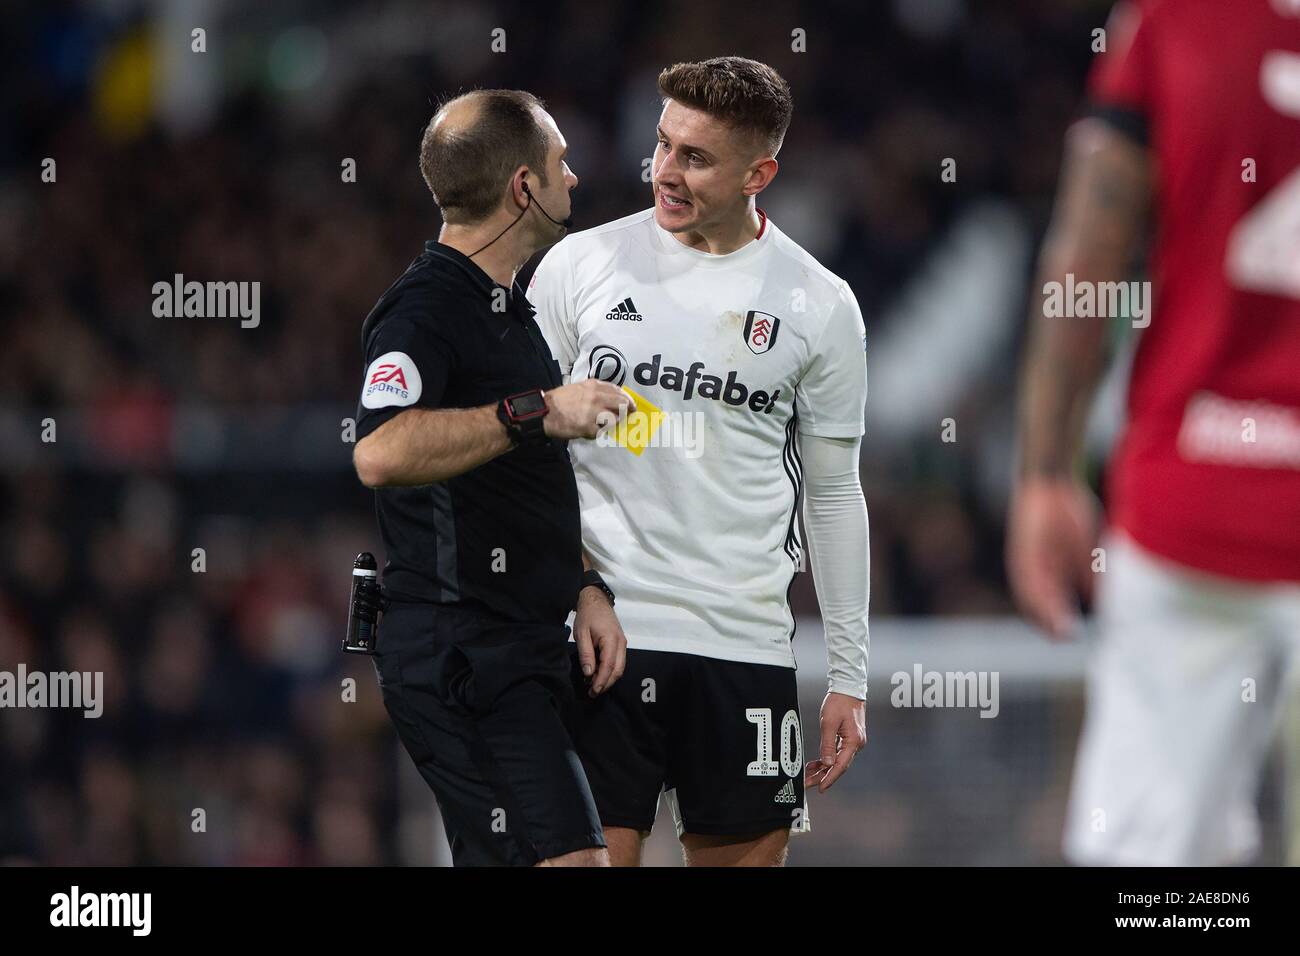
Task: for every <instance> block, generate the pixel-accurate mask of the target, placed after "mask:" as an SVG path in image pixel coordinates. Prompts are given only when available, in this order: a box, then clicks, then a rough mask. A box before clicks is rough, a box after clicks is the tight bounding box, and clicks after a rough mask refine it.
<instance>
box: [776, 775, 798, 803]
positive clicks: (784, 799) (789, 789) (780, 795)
mask: <svg viewBox="0 0 1300 956" xmlns="http://www.w3.org/2000/svg"><path fill="white" fill-rule="evenodd" d="M795 799H796V797H795V795H794V780H793V779H790V780H787V781H786V782H785V786H784V787H782V788H781V789H780V790H778V791H777V792H776V796H775V797H774V798H773V799H772V802H773V803H794V802H795Z"/></svg>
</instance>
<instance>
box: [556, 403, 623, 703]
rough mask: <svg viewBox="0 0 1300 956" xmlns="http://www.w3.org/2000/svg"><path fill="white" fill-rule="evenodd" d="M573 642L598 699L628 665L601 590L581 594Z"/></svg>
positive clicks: (619, 630)
mask: <svg viewBox="0 0 1300 956" xmlns="http://www.w3.org/2000/svg"><path fill="white" fill-rule="evenodd" d="M547 417H548V418H549V417H550V416H549V415H548V416H547ZM573 640H574V643H576V644H577V645H578V663H579V664H580V665H581V667H582V675H583V676H584V677H586V678H587V694H588V696H590V697H595V696H596V695H597V694H601V693H604V692H605V691H606V690H608V689H609V688H611V687H613V686H614V681H616V680H618V679H619V678H620V677H622V676H623V668H624V666H625V665H626V664H627V638H626V637H624V636H623V627H622V625H621V624H619V623H618V616H617V615H616V614H615V613H614V608H613V607H612V606H611V605H610V603H609V599H608V598H606V597H605V595H604V594H603V593H602V592H601V590H600V589H599V588H583V589H582V590H581V591H579V592H578V607H577V610H576V611H575V612H574V617H573Z"/></svg>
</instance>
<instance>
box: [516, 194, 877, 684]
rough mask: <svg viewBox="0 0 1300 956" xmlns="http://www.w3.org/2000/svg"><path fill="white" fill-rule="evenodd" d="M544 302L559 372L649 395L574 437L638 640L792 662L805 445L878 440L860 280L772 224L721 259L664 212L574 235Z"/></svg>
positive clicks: (560, 249) (621, 606)
mask: <svg viewBox="0 0 1300 956" xmlns="http://www.w3.org/2000/svg"><path fill="white" fill-rule="evenodd" d="M528 297H529V300H530V301H531V302H532V303H533V305H534V306H535V307H536V309H537V322H538V324H539V325H540V327H541V329H542V332H543V334H544V335H545V336H546V339H547V341H548V342H549V343H550V346H551V352H552V353H553V354H554V356H555V358H556V359H557V360H558V361H559V363H560V369H561V371H562V372H564V373H565V374H567V375H568V376H569V377H570V379H571V380H572V381H581V380H582V379H584V378H588V377H595V378H600V379H604V380H606V381H610V382H613V383H614V384H616V385H621V386H623V387H625V388H627V389H629V390H630V391H632V392H633V394H634V395H635V396H636V397H637V399H638V412H637V414H634V415H632V416H629V418H628V419H627V421H626V422H625V423H624V425H623V427H622V429H621V430H618V431H613V430H612V431H611V432H609V433H608V434H607V435H606V436H605V437H603V438H601V439H598V440H596V441H573V442H570V443H569V454H570V457H571V458H572V460H573V468H574V472H575V473H576V475H577V482H578V493H579V496H580V498H581V505H582V541H583V545H584V546H585V548H586V549H587V553H588V555H589V556H590V558H591V562H592V565H593V566H594V567H595V568H596V569H597V570H599V571H600V573H601V575H602V576H603V577H604V578H605V580H606V581H607V582H608V584H609V586H610V587H611V588H612V589H613V590H614V593H615V595H616V597H617V602H618V603H617V607H616V610H617V612H618V617H619V621H620V623H621V624H622V625H623V630H624V632H625V633H626V635H627V642H628V646H629V647H634V648H645V649H648V650H659V651H676V652H680V653H687V654H699V655H702V656H705V657H713V658H721V659H724V660H732V661H749V662H754V663H762V664H777V665H780V666H784V667H793V666H794V664H795V661H794V654H793V651H792V650H791V646H790V642H791V638H792V637H793V635H794V618H793V615H792V614H791V612H790V606H789V601H788V592H789V588H790V584H791V583H792V581H793V578H794V574H795V573H796V571H797V570H798V569H799V567H800V565H801V562H802V550H803V545H802V541H801V540H800V532H799V524H798V519H797V514H796V508H797V504H798V499H799V491H800V482H801V476H800V471H801V466H800V460H799V452H798V446H797V441H796V434H797V433H799V432H802V433H805V434H810V435H818V436H822V437H827V438H856V437H858V436H860V435H861V434H862V433H863V430H864V419H863V408H864V405H865V403H866V388H867V381H866V357H865V355H864V338H865V331H864V328H863V323H862V314H861V312H860V311H859V310H858V304H857V301H856V300H855V299H854V297H853V293H852V292H851V291H850V290H849V287H848V285H847V284H846V283H845V282H844V281H843V280H842V279H840V278H839V277H837V276H836V275H834V274H833V273H831V272H829V271H828V270H827V269H825V268H823V267H822V266H821V265H820V264H819V263H818V262H817V261H816V260H815V259H814V258H813V257H812V256H810V255H809V254H808V253H807V252H805V251H804V250H803V249H801V248H800V247H799V246H798V245H796V244H795V243H794V242H793V241H791V240H790V239H789V238H788V237H787V236H786V235H785V234H784V233H782V232H781V231H780V230H779V229H777V228H776V226H775V225H773V224H772V222H771V221H770V220H767V219H764V224H763V227H762V229H761V231H760V232H759V235H758V237H757V238H756V239H754V240H753V241H751V242H748V243H746V244H745V245H744V246H742V247H741V248H739V249H737V250H736V251H735V252H731V253H728V254H727V255H721V256H718V255H710V254H708V253H704V252H700V251H698V250H695V249H691V248H688V247H687V246H685V245H683V244H682V243H680V242H679V241H678V240H677V239H675V238H673V236H672V235H671V234H670V233H668V232H666V231H664V230H663V229H662V228H660V226H659V225H658V224H657V223H656V222H655V219H654V210H653V209H649V210H646V211H644V212H639V213H636V214H635V215H631V216H627V217H624V218H623V219H618V220H615V221H614V222H610V223H606V224H605V225H603V226H598V227H597V228H595V229H588V230H585V231H582V232H578V233H574V234H573V235H571V236H567V237H566V238H564V239H562V240H561V241H560V242H559V243H557V244H556V245H555V246H554V247H552V249H551V250H550V251H549V252H548V253H547V254H546V257H545V258H544V259H543V261H542V263H541V265H540V266H539V267H538V269H537V272H536V274H535V275H534V276H533V280H532V282H531V283H530V285H529V287H528Z"/></svg>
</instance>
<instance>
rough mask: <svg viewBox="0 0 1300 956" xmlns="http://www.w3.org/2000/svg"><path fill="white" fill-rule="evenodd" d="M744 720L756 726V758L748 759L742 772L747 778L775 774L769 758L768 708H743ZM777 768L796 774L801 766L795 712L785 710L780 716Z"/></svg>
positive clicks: (801, 745)
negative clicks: (779, 744) (779, 751)
mask: <svg viewBox="0 0 1300 956" xmlns="http://www.w3.org/2000/svg"><path fill="white" fill-rule="evenodd" d="M745 719H746V720H747V721H749V722H750V723H751V724H757V725H758V758H757V759H756V760H751V761H750V763H749V766H748V767H746V768H745V774H746V775H747V776H750V777H775V776H776V775H777V769H778V764H777V763H776V761H774V760H773V759H772V708H771V707H749V708H747V709H746V710H745ZM779 768H780V770H782V771H784V772H785V775H786V776H787V777H797V776H799V772H800V770H802V769H803V734H802V733H801V732H800V730H799V714H798V713H797V712H796V711H793V710H787V711H786V712H785V716H784V717H782V718H781V763H780V765H779Z"/></svg>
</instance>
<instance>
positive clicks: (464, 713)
mask: <svg viewBox="0 0 1300 956" xmlns="http://www.w3.org/2000/svg"><path fill="white" fill-rule="evenodd" d="M566 641H567V628H565V627H564V626H563V625H560V626H558V627H538V626H528V625H520V624H516V623H512V622H508V621H503V620H501V619H499V618H495V617H492V616H489V615H486V614H481V613H477V612H473V611H467V610H463V609H460V608H449V607H445V606H439V605H431V604H407V603H402V602H396V601H394V602H390V606H389V609H388V611H387V612H386V613H385V614H384V617H383V621H382V623H381V627H380V633H379V639H378V642H377V647H376V653H375V668H376V670H377V671H378V674H379V683H380V687H381V688H382V690H383V696H384V706H385V707H386V708H387V710H388V714H389V716H390V717H391V718H392V720H393V724H394V725H395V726H396V728H397V732H398V736H399V737H400V738H401V740H402V743H403V745H405V747H406V750H407V752H408V753H409V754H410V755H411V758H412V759H413V760H414V761H415V765H416V767H418V768H419V770H420V773H421V775H423V777H424V779H425V780H426V781H427V782H428V784H429V786H430V787H431V788H432V789H433V792H434V795H435V796H436V797H437V800H438V806H439V808H440V809H441V810H442V818H443V824H444V826H445V827H446V830H447V839H448V841H449V842H450V844H451V854H452V861H453V863H454V864H455V865H456V866H493V865H496V866H501V865H506V866H531V865H533V864H535V863H537V862H539V861H541V860H545V859H549V858H552V857H556V856H560V855H562V854H565V853H571V852H573V851H575V850H582V849H587V848H590V847H603V846H604V845H605V837H604V833H603V832H602V830H601V826H600V818H599V816H598V815H597V813H596V805H595V802H594V801H593V799H592V796H591V790H590V788H589V787H588V785H587V778H586V776H585V775H584V773H583V770H582V764H581V762H580V760H579V759H578V755H577V753H576V752H575V750H574V746H573V741H572V740H571V739H570V736H569V731H568V728H567V726H566V724H565V718H566V716H567V712H568V709H569V707H570V706H571V705H572V701H573V690H572V686H571V684H570V678H569V654H568V647H567V643H566Z"/></svg>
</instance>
